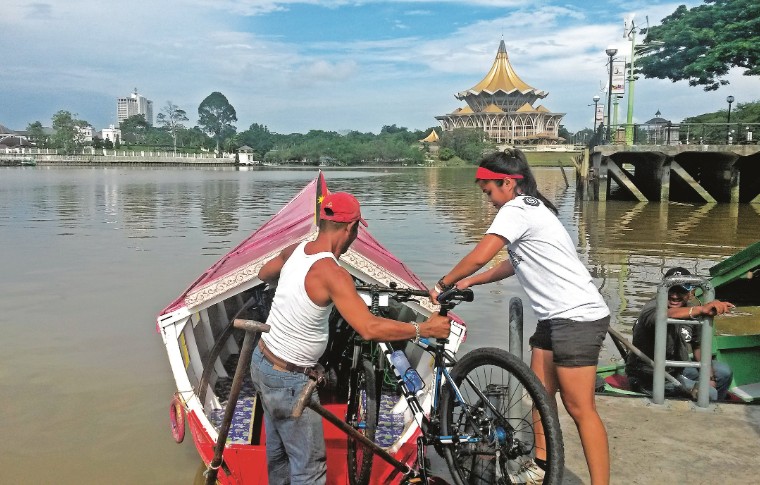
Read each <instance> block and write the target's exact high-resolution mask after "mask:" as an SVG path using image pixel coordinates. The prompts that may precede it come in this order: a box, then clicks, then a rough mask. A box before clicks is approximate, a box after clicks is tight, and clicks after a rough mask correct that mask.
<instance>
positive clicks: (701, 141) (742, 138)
mask: <svg viewBox="0 0 760 485" xmlns="http://www.w3.org/2000/svg"><path fill="white" fill-rule="evenodd" d="M610 138H611V140H604V144H617V145H624V144H626V141H627V140H629V141H631V142H632V144H633V145H757V144H759V142H760V140H759V138H760V123H742V122H736V123H672V122H667V123H634V124H632V125H628V124H619V125H614V126H613V127H612V134H611V136H610Z"/></svg>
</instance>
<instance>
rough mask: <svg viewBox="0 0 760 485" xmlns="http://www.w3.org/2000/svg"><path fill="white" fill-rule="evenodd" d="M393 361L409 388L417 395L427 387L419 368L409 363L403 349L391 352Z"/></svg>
mask: <svg viewBox="0 0 760 485" xmlns="http://www.w3.org/2000/svg"><path fill="white" fill-rule="evenodd" d="M391 362H392V363H393V366H394V367H395V368H396V369H397V370H398V373H399V375H400V376H401V378H402V379H404V382H405V383H406V387H407V389H409V391H410V392H412V393H413V394H415V395H417V394H419V393H420V392H421V391H422V389H423V388H424V387H425V383H424V382H422V379H421V378H420V375H419V374H418V373H417V370H416V369H414V368H412V365H411V364H410V363H409V359H407V358H406V355H405V354H404V351H403V350H396V351H394V352H393V353H392V354H391Z"/></svg>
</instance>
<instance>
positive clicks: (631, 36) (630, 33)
mask: <svg viewBox="0 0 760 485" xmlns="http://www.w3.org/2000/svg"><path fill="white" fill-rule="evenodd" d="M626 30H627V32H626V34H625V36H626V37H628V40H630V41H631V65H630V66H629V67H628V113H627V114H626V119H625V144H626V145H633V139H634V138H635V136H634V131H633V129H634V126H633V87H634V82H635V80H636V79H635V77H634V75H633V63H634V61H635V59H636V24H635V23H634V21H633V19H631V29H630V30H628V29H627V28H626Z"/></svg>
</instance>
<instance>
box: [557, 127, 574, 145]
mask: <svg viewBox="0 0 760 485" xmlns="http://www.w3.org/2000/svg"><path fill="white" fill-rule="evenodd" d="M557 135H558V136H559V137H560V138H564V139H565V143H570V140H571V139H572V137H573V134H572V133H570V132H569V131H567V128H565V125H559V130H558V131H557Z"/></svg>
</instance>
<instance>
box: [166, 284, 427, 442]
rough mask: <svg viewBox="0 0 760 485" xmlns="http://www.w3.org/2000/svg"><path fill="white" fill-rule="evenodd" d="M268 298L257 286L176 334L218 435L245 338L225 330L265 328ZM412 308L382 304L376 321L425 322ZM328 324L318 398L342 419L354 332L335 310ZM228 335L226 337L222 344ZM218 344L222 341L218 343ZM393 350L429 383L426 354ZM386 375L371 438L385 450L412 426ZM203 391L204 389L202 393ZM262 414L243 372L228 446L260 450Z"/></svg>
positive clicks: (202, 313) (403, 345) (401, 345)
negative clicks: (250, 324) (249, 324)
mask: <svg viewBox="0 0 760 485" xmlns="http://www.w3.org/2000/svg"><path fill="white" fill-rule="evenodd" d="M272 297H273V291H272V290H269V289H267V288H266V287H265V285H264V284H260V285H258V286H256V287H253V288H251V289H249V290H246V291H244V292H242V293H239V294H236V295H234V296H232V297H229V298H227V299H225V300H223V301H221V302H219V303H216V304H214V305H211V306H208V307H205V308H202V309H200V310H198V311H196V312H195V313H193V314H192V315H191V316H190V320H189V321H188V324H187V325H185V326H184V328H183V330H182V332H181V333H180V334H179V345H180V348H181V353H182V357H183V361H184V365H185V369H186V371H187V375H188V380H189V381H190V384H191V385H192V386H193V388H194V389H196V394H198V396H199V397H200V399H201V402H202V403H203V408H204V413H205V415H206V416H207V418H208V419H209V421H210V422H211V424H212V425H213V426H214V427H215V428H216V429H217V431H218V430H219V428H220V426H221V423H222V419H223V417H224V413H225V407H226V405H227V401H228V397H229V395H230V390H231V388H232V382H233V378H234V375H235V371H236V367H237V362H238V359H239V358H240V349H241V348H242V343H243V339H244V337H245V331H244V330H241V329H237V328H236V329H232V331H231V333H230V332H229V330H228V331H225V329H226V328H227V327H228V326H229V325H230V323H231V322H232V321H233V320H234V319H235V318H242V319H247V320H255V321H259V322H265V321H266V318H267V315H268V312H269V308H270V306H271V302H272ZM381 303H385V301H382V302H381ZM413 306H416V304H415V302H411V304H407V303H399V302H397V301H396V300H394V299H392V298H389V299H388V301H387V304H385V305H382V304H381V306H380V308H379V312H380V316H383V317H386V318H392V319H394V320H400V321H405V322H411V321H417V322H422V321H424V320H425V319H426V316H425V315H424V314H423V313H422V312H421V311H420V309H419V308H413ZM329 322H330V338H329V341H328V346H327V350H326V351H325V353H324V355H323V356H322V358H321V359H320V363H321V364H322V365H323V366H324V368H325V370H326V375H327V384H326V385H325V386H324V387H321V388H319V397H320V402H321V403H322V404H323V405H325V406H326V407H328V409H332V410H333V412H335V413H336V414H338V413H339V412H340V413H342V414H338V417H340V418H343V417H344V415H345V403H346V401H347V395H348V383H349V372H350V367H351V359H352V354H353V339H354V335H355V332H354V330H353V329H352V328H351V327H350V326H349V325H348V324H347V323H346V322H345V320H344V319H343V318H342V316H341V315H340V313H338V312H337V310H333V313H332V314H331V316H330V321H329ZM227 335H229V337H228V338H225V336H227ZM220 339H224V341H223V342H220ZM391 346H392V347H393V348H394V349H396V350H398V349H403V350H404V351H405V353H406V355H407V358H408V359H409V361H410V363H411V365H412V367H414V368H416V369H418V372H419V373H420V375H421V376H422V379H423V381H425V382H427V381H429V378H430V376H431V375H432V357H431V356H430V355H429V354H427V353H426V352H424V351H423V350H422V349H421V348H419V347H417V346H416V345H414V344H411V343H410V342H408V341H402V342H391ZM215 347H216V349H215ZM376 351H377V350H376ZM215 354H216V355H215ZM204 370H205V374H206V375H205V376H204ZM388 372H390V373H391V374H392V371H390V370H389V369H388V370H386V375H385V378H384V380H383V390H382V394H381V400H380V405H379V407H380V417H379V420H378V429H377V432H376V438H375V441H376V442H377V443H378V444H380V445H381V446H383V447H389V446H391V445H393V444H394V443H395V442H396V441H397V440H398V439H399V437H400V436H401V435H402V434H403V432H404V430H405V429H406V428H407V427H408V426H409V425H410V424H411V423H412V421H413V419H412V415H411V412H410V411H408V409H407V406H406V403H405V401H404V400H403V398H402V397H401V395H400V394H399V393H398V391H397V389H396V381H395V379H393V378H391V377H390V376H389V375H387V373H388ZM202 379H207V382H208V385H207V386H202V385H201V380H202ZM201 387H205V390H204V389H201ZM204 391H205V392H204ZM262 413H263V411H262V408H261V404H260V403H259V402H258V401H257V398H256V395H255V392H254V389H253V384H252V382H251V378H250V371H249V370H248V369H245V372H244V379H243V385H242V389H241V391H240V395H239V398H238V401H237V404H236V407H235V413H234V417H233V420H232V424H231V427H230V431H229V435H228V439H227V442H228V443H230V444H232V443H235V444H249V445H259V444H262V445H263V439H264V434H263V430H262V422H263V416H262Z"/></svg>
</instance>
